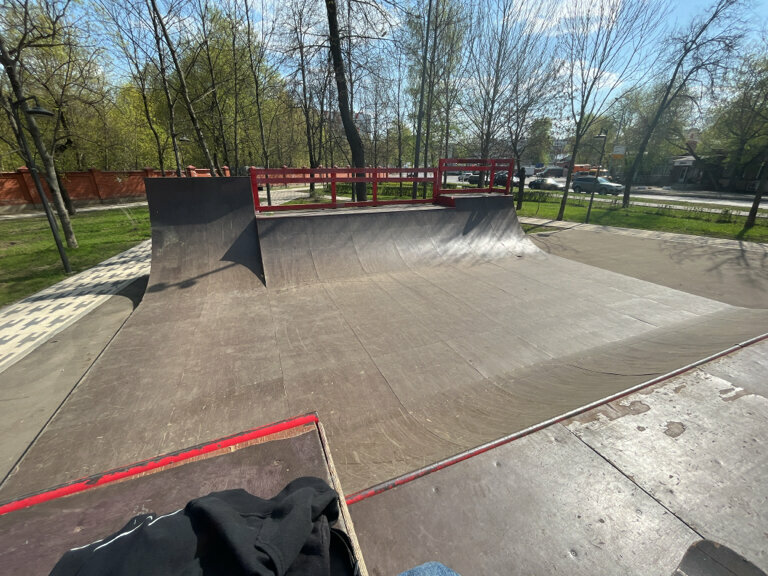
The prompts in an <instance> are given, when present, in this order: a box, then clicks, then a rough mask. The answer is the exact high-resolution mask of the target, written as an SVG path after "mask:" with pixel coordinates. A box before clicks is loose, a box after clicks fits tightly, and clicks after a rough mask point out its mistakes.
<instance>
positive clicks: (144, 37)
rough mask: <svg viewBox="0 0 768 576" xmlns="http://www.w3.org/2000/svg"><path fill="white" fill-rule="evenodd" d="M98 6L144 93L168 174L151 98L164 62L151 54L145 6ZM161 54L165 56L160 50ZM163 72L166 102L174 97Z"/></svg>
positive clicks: (105, 1) (104, 0) (107, 2)
mask: <svg viewBox="0 0 768 576" xmlns="http://www.w3.org/2000/svg"><path fill="white" fill-rule="evenodd" d="M98 6H99V8H100V10H101V13H102V14H103V15H104V18H103V19H102V22H103V24H104V26H105V28H106V31H107V34H108V36H109V37H110V38H111V39H112V40H113V41H114V43H116V44H117V46H118V47H119V49H120V52H121V53H122V56H123V58H124V59H125V61H126V62H127V63H128V67H129V70H130V78H131V80H132V81H133V83H134V85H135V86H136V89H137V90H138V91H139V95H140V96H141V103H142V111H143V112H144V119H145V120H146V121H147V127H148V128H149V130H150V132H152V138H153V139H154V141H155V149H156V151H157V161H158V167H159V168H160V173H161V174H162V175H163V176H165V145H164V143H163V138H161V136H160V131H159V127H158V126H156V122H155V117H154V114H153V110H152V108H153V106H152V103H151V101H150V97H149V91H150V84H151V80H152V77H153V74H152V70H153V69H155V70H157V72H158V74H160V73H161V66H160V63H159V62H157V61H156V60H155V59H154V58H153V57H152V56H151V55H150V52H154V50H151V48H150V46H151V42H152V41H151V40H150V38H149V37H148V31H149V29H150V26H148V25H147V24H148V23H147V21H146V19H145V18H143V17H142V16H143V14H142V10H141V5H140V4H137V3H135V2H124V1H122V0H120V1H117V0H98ZM126 14H128V15H129V17H128V18H126ZM157 56H158V57H162V56H161V55H160V54H159V53H158V54H157ZM162 73H163V87H164V88H165V89H166V92H165V95H166V101H167V102H168V103H170V102H171V98H170V93H169V91H168V85H167V81H166V78H165V75H164V71H163V72H162ZM170 107H171V106H170V104H169V108H170ZM170 118H173V115H172V114H170ZM173 132H174V131H173V129H171V133H172V134H173ZM174 145H175V140H174ZM174 150H176V148H174ZM176 168H177V174H178V175H180V174H181V165H180V159H179V158H178V153H177V162H176Z"/></svg>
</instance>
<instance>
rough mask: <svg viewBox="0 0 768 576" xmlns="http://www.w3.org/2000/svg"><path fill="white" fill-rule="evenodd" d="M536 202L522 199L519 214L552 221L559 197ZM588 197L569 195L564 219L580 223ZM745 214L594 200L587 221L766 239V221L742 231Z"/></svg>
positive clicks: (648, 228) (738, 238)
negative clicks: (607, 202)
mask: <svg viewBox="0 0 768 576" xmlns="http://www.w3.org/2000/svg"><path fill="white" fill-rule="evenodd" d="M543 196H544V195H541V194H540V195H538V199H539V201H535V200H534V201H524V203H523V209H522V210H521V211H520V216H531V217H534V218H547V219H552V220H554V219H555V218H556V217H557V212H558V210H559V208H560V199H559V198H552V197H549V198H542V197H543ZM588 205H589V199H588V198H582V197H577V198H571V197H570V196H569V199H568V205H567V206H566V208H565V220H568V221H571V222H584V221H585V220H586V217H587V206H588ZM745 220H746V217H745V216H734V215H733V214H732V212H731V211H730V210H723V211H722V212H717V213H712V212H704V211H702V210H700V209H698V210H697V209H695V208H693V209H691V210H675V209H673V208H665V207H664V206H658V207H654V206H631V207H629V208H627V209H624V208H622V207H621V201H620V200H618V202H617V204H615V205H614V204H605V203H602V202H600V203H597V202H595V203H594V204H593V205H592V215H591V217H590V224H598V225H601V226H618V227H622V228H639V229H642V230H658V231H660V232H675V233H678V234H693V235H697V236H713V237H716V238H732V239H737V240H745V241H749V242H768V220H767V219H765V218H758V219H757V223H756V225H755V226H754V227H753V228H752V229H751V230H748V231H746V232H744V222H745Z"/></svg>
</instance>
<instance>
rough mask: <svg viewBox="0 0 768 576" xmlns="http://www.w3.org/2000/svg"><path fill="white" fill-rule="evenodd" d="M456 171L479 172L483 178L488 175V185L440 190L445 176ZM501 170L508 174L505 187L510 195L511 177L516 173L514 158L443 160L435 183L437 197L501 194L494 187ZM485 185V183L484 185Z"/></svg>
mask: <svg viewBox="0 0 768 576" xmlns="http://www.w3.org/2000/svg"><path fill="white" fill-rule="evenodd" d="M456 170H461V171H469V172H479V173H480V175H481V176H483V175H484V174H487V175H488V185H487V186H480V187H473V188H459V189H447V188H440V187H439V185H440V183H441V182H442V181H443V174H445V173H446V172H455V171H456ZM501 170H506V172H507V183H506V185H505V186H504V189H503V190H504V194H505V195H508V194H509V191H510V187H511V184H512V178H511V176H512V175H514V173H515V161H514V159H512V158H489V159H488V160H478V159H477V158H441V159H440V162H439V164H438V169H437V176H438V180H437V182H436V183H435V184H436V188H437V193H436V194H435V196H436V197H437V196H438V195H442V194H456V193H462V192H464V193H476V192H485V193H493V192H499V191H500V190H499V188H496V187H494V185H493V181H494V180H495V178H496V174H498V173H499V172H500V171H501ZM483 184H485V183H483Z"/></svg>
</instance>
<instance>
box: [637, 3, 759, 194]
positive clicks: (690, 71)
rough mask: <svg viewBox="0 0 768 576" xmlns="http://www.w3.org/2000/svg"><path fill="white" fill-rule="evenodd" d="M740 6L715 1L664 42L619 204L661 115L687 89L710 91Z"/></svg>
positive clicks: (729, 49)
mask: <svg viewBox="0 0 768 576" xmlns="http://www.w3.org/2000/svg"><path fill="white" fill-rule="evenodd" d="M743 7H744V3H743V2H742V0H718V1H717V2H716V3H715V4H714V5H713V6H712V7H711V8H710V9H709V10H708V11H707V12H708V13H707V14H706V15H705V16H704V17H702V18H696V19H694V20H693V21H692V22H691V23H690V24H689V25H688V27H687V28H686V29H684V30H681V31H680V32H678V33H676V34H673V35H672V36H670V37H669V39H667V40H666V42H665V51H664V53H665V56H664V57H663V58H662V59H661V62H660V64H661V70H662V72H661V74H660V76H661V78H663V80H661V82H660V90H659V95H658V99H657V101H656V105H655V106H654V109H653V112H652V115H651V116H650V118H648V119H647V120H646V127H645V134H644V136H643V139H642V140H641V142H640V145H639V146H638V148H637V150H636V151H635V156H634V160H633V162H632V165H631V167H630V169H629V170H628V171H627V173H626V174H625V180H624V200H623V206H624V207H625V208H626V207H628V206H629V197H630V192H631V189H632V183H633V180H634V178H635V175H636V174H637V171H638V170H639V168H640V165H641V164H642V162H643V156H644V154H645V150H646V148H647V146H648V143H649V142H650V140H651V137H652V136H653V133H654V130H656V127H657V126H658V125H659V122H660V121H661V119H662V118H663V117H664V114H665V112H666V111H667V110H669V109H670V107H671V106H673V105H674V104H675V102H676V101H677V100H678V99H680V98H685V97H686V96H688V95H689V94H690V93H691V90H690V89H691V88H692V87H693V86H694V85H696V84H699V85H702V84H703V85H704V87H706V88H708V89H709V90H710V91H711V90H712V89H713V88H714V86H715V79H716V77H717V76H718V75H719V74H720V73H722V72H723V70H724V69H725V68H726V67H727V65H728V61H729V58H730V56H731V55H732V53H733V52H734V50H735V49H736V46H737V44H738V42H739V40H740V38H741V36H742V35H743V32H742V31H741V30H740V29H739V28H738V27H737V26H736V25H737V24H738V20H737V18H736V17H737V13H738V12H739V11H740V10H741V9H742V8H743Z"/></svg>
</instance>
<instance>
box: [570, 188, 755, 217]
mask: <svg viewBox="0 0 768 576" xmlns="http://www.w3.org/2000/svg"><path fill="white" fill-rule="evenodd" d="M560 196H561V197H562V194H560ZM568 196H569V197H571V196H573V197H575V198H586V199H587V200H589V194H586V193H583V194H576V193H575V192H571V193H570V194H569V195H568ZM595 198H609V199H612V198H613V197H612V196H607V197H603V196H598V195H595ZM619 198H621V197H620V196H619ZM745 199H746V200H750V201H751V200H752V199H751V198H749V197H745ZM630 202H642V203H644V204H653V205H654V206H678V207H681V208H686V209H689V210H701V209H710V210H720V211H722V210H729V211H731V212H749V206H747V207H745V208H742V207H739V206H732V205H728V204H710V203H701V202H700V203H696V201H695V199H693V198H692V199H691V200H690V201H688V202H684V201H682V200H660V199H658V198H645V197H644V196H632V197H630ZM757 212H758V213H763V214H768V208H760V207H758V209H757Z"/></svg>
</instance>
